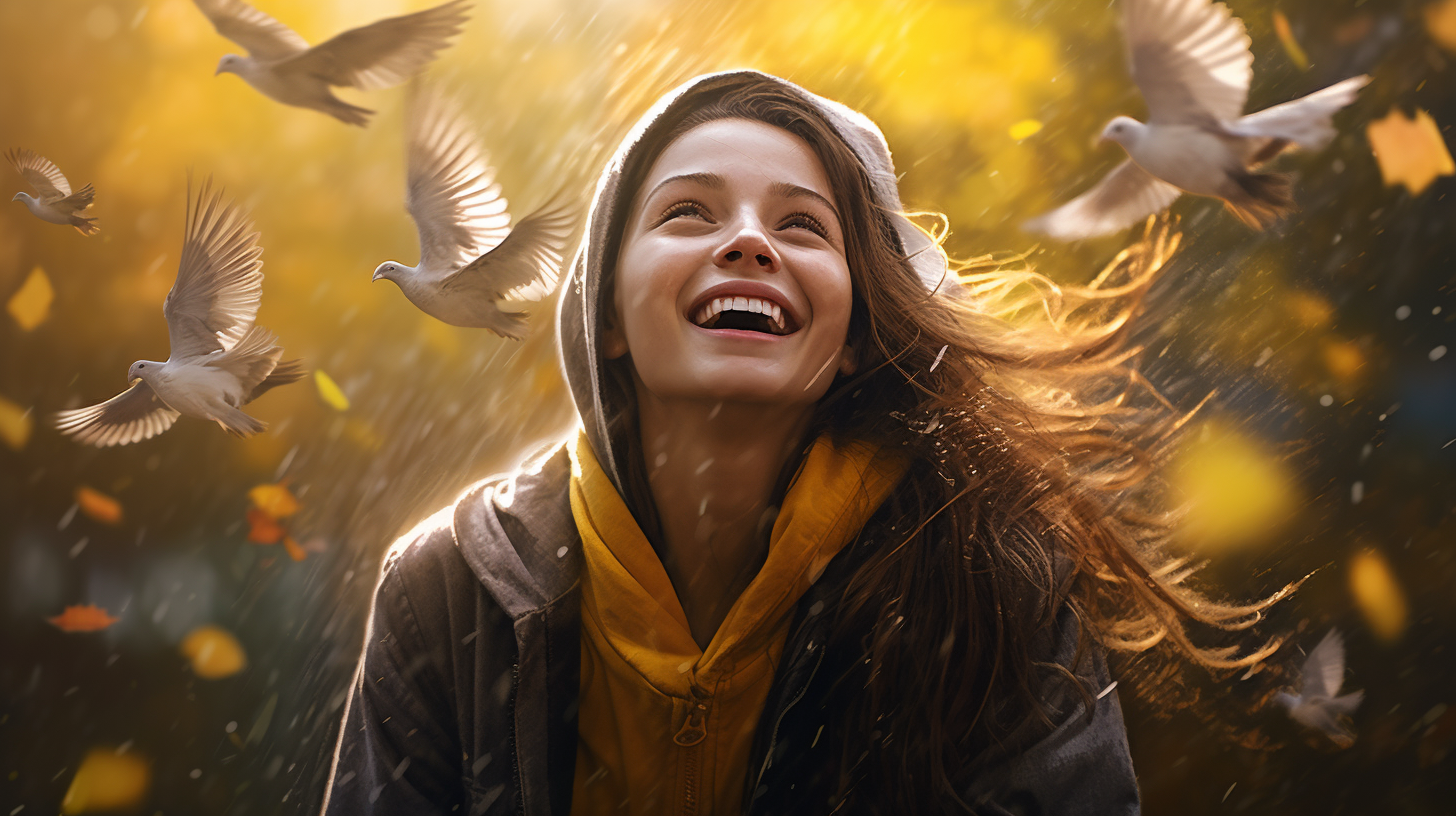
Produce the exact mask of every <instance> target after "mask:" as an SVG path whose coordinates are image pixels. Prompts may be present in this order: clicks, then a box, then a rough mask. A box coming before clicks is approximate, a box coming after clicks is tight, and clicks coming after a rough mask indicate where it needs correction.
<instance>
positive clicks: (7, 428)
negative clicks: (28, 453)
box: [0, 397, 35, 450]
mask: <svg viewBox="0 0 1456 816" xmlns="http://www.w3.org/2000/svg"><path fill="white" fill-rule="evenodd" d="M34 427H35V422H34V421H33V420H32V419H31V418H30V410H29V409H26V408H21V407H20V406H19V405H16V404H15V403H13V402H11V401H10V400H8V399H5V398H4V397H0V439H4V440H5V444H7V445H9V446H10V447H11V448H12V449H14V450H20V449H22V448H24V447H25V443H27V442H29V441H30V432H31V430H33V429H34Z"/></svg>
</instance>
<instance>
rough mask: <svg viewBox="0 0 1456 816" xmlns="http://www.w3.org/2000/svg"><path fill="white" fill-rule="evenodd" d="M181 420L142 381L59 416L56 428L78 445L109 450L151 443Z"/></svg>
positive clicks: (56, 419)
mask: <svg viewBox="0 0 1456 816" xmlns="http://www.w3.org/2000/svg"><path fill="white" fill-rule="evenodd" d="M178 416H180V414H178V413H177V412H176V411H174V410H172V409H171V408H169V407H167V403H165V402H162V400H161V399H159V398H158V397H157V392H155V391H153V390H152V387H151V386H150V385H147V384H146V383H145V382H143V381H141V380H137V381H136V382H134V383H132V386H131V387H130V388H128V389H126V390H125V391H123V392H121V393H120V394H117V395H116V396H114V397H112V398H111V399H109V400H107V401H106V402H103V403H100V404H99V405H92V406H90V407H88V408H77V409H76V410H74V411H61V412H60V413H58V414H56V417H55V421H56V428H58V429H59V430H60V432H61V433H63V434H65V435H67V436H70V437H72V438H74V439H75V440H76V441H77V442H84V443H86V444H87V445H95V446H96V447H98V448H107V447H111V446H112V445H127V444H130V443H132V442H139V441H141V440H143V439H151V438H152V437H154V436H156V435H157V434H159V433H161V432H162V431H165V430H167V429H168V428H170V427H172V423H173V422H176V421H177V417H178Z"/></svg>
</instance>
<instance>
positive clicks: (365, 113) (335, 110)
mask: <svg viewBox="0 0 1456 816" xmlns="http://www.w3.org/2000/svg"><path fill="white" fill-rule="evenodd" d="M194 2H195V3H197V7H198V8H199V9H201V10H202V13H203V14H205V15H207V19H209V20H211V21H212V25H213V27H214V28H216V29H217V33H219V34H221V35H222V36H224V37H226V38H228V39H230V40H232V41H233V42H235V43H237V44H238V45H241V46H242V47H244V48H246V49H248V56H246V57H240V56H238V55H236V54H228V55H227V56H225V57H223V58H222V60H221V61H219V62H218V64H217V71H215V72H214V74H213V75H214V76H216V75H217V74H222V73H232V74H237V75H238V76H240V77H242V78H243V81H244V82H246V83H248V84H249V85H252V86H253V87H254V88H255V89H257V90H258V92H259V93H261V94H263V95H264V96H266V97H268V98H269V99H272V100H274V101H277V102H282V103H283V104H285V105H294V106H297V107H300V108H312V109H313V110H316V111H322V112H323V113H327V114H328V115H330V116H332V117H334V118H335V119H338V120H339V121H341V122H343V123H345V124H349V125H359V126H360V127H363V126H365V125H367V124H368V123H369V116H370V115H372V114H373V113H374V111H372V110H370V109H368V108H361V107H359V106H358V105H351V104H349V103H348V102H345V101H343V100H342V99H339V98H338V97H336V96H334V93H333V91H331V90H330V89H329V86H331V85H340V86H349V87H354V88H360V89H362V90H374V89H377V88H388V87H391V86H394V85H398V84H399V83H401V82H404V81H405V80H407V79H409V78H410V77H412V76H414V75H415V74H417V73H419V72H420V71H421V70H423V69H424V67H425V66H427V65H429V64H430V63H431V62H432V61H434V59H435V57H437V56H438V55H439V53H440V51H442V50H443V49H444V48H445V47H446V46H447V45H449V40H450V38H451V37H453V36H455V35H456V34H459V33H460V30H461V28H462V27H463V26H464V25H465V21H466V20H467V19H469V17H468V15H467V14H466V12H467V11H469V9H470V3H469V2H467V0H450V2H448V3H444V4H442V5H439V6H435V7H434V8H429V9H425V10H424V11H419V12H415V13H414V14H404V15H401V16H399V17H390V18H387V19H384V20H379V21H378V22H374V23H370V24H369V25H366V26H360V27H359V28H351V29H349V30H348V31H345V32H344V33H342V34H339V35H337V36H335V37H333V38H332V39H330V40H328V41H326V42H322V43H319V44H318V45H316V46H314V47H312V48H310V47H309V45H308V42H307V41H305V40H304V39H303V38H302V37H300V36H299V35H298V34H297V32H295V31H293V29H291V28H289V27H288V26H285V25H283V24H282V23H280V22H278V21H277V20H275V19H273V18H272V17H269V16H268V15H267V14H264V13H263V12H261V11H259V10H257V9H255V8H253V7H252V6H250V5H248V4H247V3H244V2H242V0H194Z"/></svg>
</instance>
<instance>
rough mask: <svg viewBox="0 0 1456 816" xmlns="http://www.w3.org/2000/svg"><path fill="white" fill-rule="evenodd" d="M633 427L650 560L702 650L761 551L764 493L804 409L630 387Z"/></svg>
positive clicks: (805, 419) (803, 419) (793, 452)
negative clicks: (656, 527)
mask: <svg viewBox="0 0 1456 816" xmlns="http://www.w3.org/2000/svg"><path fill="white" fill-rule="evenodd" d="M637 390H638V406H639V425H638V428H639V431H640V433H641V443H642V454H643V460H644V464H645V465H646V468H647V480H648V484H649V485H650V487H651V490H652V499H653V502H654V503H655V505H656V508H657V517H658V519H659V522H660V524H661V530H662V541H661V550H660V552H659V555H660V556H661V558H662V563H663V567H664V568H666V570H667V574H668V577H669V578H670V579H671V580H672V584H673V587H674V589H676V590H677V595H678V600H679V601H680V602H681V603H682V607H683V611H684V612H685V613H686V614H687V619H688V625H689V628H690V629H691V630H692V633H693V639H694V640H696V641H697V642H698V645H699V646H701V647H703V648H707V645H708V642H709V641H710V640H712V637H713V633H714V632H716V631H717V630H718V626H719V624H721V623H722V622H723V618H724V617H726V616H727V614H728V610H729V609H730V608H732V606H733V602H734V601H735V600H737V599H738V596H739V595H740V594H742V592H743V590H744V589H745V588H747V586H748V584H749V583H750V582H751V581H752V580H753V577H754V575H756V574H757V572H758V568H759V567H760V566H761V565H762V564H763V560H764V558H765V557H767V555H768V533H769V530H770V529H771V527H772V514H771V513H770V509H771V502H772V500H773V491H774V486H775V483H776V482H777V480H778V477H779V474H780V473H781V472H782V471H783V469H784V467H785V466H786V465H787V464H788V462H789V460H790V458H791V457H795V456H797V455H798V454H799V452H800V447H801V442H802V441H803V435H804V431H805V429H806V428H807V426H808V423H809V418H810V414H811V412H812V410H813V406H812V405H793V406H787V407H783V406H772V405H763V404H742V403H722V402H696V401H671V402H663V401H661V400H658V399H657V398H655V397H654V396H653V395H651V394H649V393H647V392H646V389H644V388H641V387H640V386H639V388H638V389H637Z"/></svg>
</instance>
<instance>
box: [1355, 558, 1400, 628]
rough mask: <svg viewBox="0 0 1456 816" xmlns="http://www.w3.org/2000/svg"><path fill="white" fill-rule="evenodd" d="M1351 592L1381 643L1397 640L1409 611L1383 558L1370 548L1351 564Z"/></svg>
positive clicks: (1393, 575) (1388, 564)
mask: <svg viewBox="0 0 1456 816" xmlns="http://www.w3.org/2000/svg"><path fill="white" fill-rule="evenodd" d="M1350 593H1351V594H1352V595H1354V596H1355V603H1356V605H1358V606H1359V607H1360V611H1361V612H1363V613H1364V614H1365V621H1366V622H1367V623H1369V624H1370V629H1371V631H1373V632H1374V633H1375V634H1376V635H1378V636H1379V637H1380V638H1381V639H1382V640H1385V641H1395V640H1398V639H1399V638H1400V636H1401V635H1402V634H1403V633H1404V632H1405V627H1406V624H1407V623H1408V619H1409V618H1410V608H1409V606H1408V605H1407V604H1406V600H1405V592H1404V591H1403V590H1401V588H1400V583H1399V582H1398V581H1397V580H1396V578H1395V573H1394V572H1393V571H1392V570H1391V569H1390V562H1389V561H1387V560H1386V559H1385V556H1384V555H1381V554H1380V553H1379V552H1377V551H1376V550H1370V549H1366V550H1361V551H1360V552H1358V553H1356V554H1355V557H1354V559H1353V560H1352V561H1351V562H1350Z"/></svg>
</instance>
